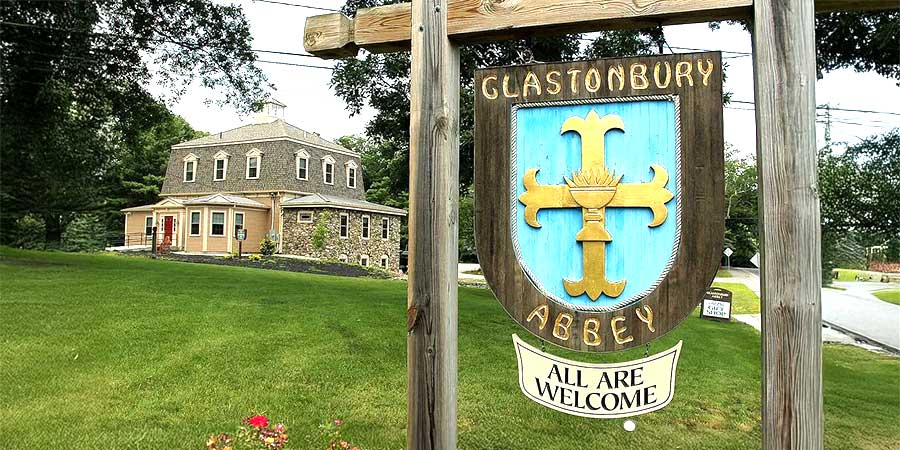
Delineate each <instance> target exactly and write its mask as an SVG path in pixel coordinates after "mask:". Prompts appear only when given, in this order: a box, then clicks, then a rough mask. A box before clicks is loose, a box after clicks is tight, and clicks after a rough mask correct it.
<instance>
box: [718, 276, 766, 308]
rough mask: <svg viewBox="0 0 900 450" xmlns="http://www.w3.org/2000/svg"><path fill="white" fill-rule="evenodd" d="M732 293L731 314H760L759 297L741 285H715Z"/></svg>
mask: <svg viewBox="0 0 900 450" xmlns="http://www.w3.org/2000/svg"><path fill="white" fill-rule="evenodd" d="M713 286H715V287H720V288H723V289H728V290H729V291H731V314H759V311H760V310H759V297H757V296H756V294H754V293H753V291H751V290H750V288H748V287H747V286H746V285H743V284H741V283H713Z"/></svg>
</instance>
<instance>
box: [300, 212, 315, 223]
mask: <svg viewBox="0 0 900 450" xmlns="http://www.w3.org/2000/svg"><path fill="white" fill-rule="evenodd" d="M312 222H313V213H312V211H297V223H312Z"/></svg>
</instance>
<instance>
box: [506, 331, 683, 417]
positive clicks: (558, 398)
mask: <svg viewBox="0 0 900 450" xmlns="http://www.w3.org/2000/svg"><path fill="white" fill-rule="evenodd" d="M513 343H514V344H515V347H516V355H517V357H518V359H519V387H521V388H522V393H523V394H525V396H526V397H528V398H530V399H532V400H534V401H536V402H538V403H540V404H541V405H544V406H546V407H548V408H551V409H555V410H557V411H560V412H564V413H566V414H572V415H575V416H582V417H593V418H599V419H613V418H617V417H629V416H636V415H639V414H646V413H649V412H653V411H656V410H658V409H661V408H663V407H665V406H666V405H668V404H669V402H671V401H672V397H674V395H675V367H676V366H677V365H678V356H679V354H680V353H681V341H679V342H678V344H677V345H675V346H674V347H672V348H670V349H668V350H666V351H664V352H662V353H657V354H655V355H652V356H649V357H647V358H643V359H639V360H637V361H626V362H621V363H612V364H589V363H583V362H578V361H571V360H568V359H564V358H560V357H558V356H553V355H550V354H548V353H544V352H542V351H540V350H538V349H536V348H534V347H532V346H530V345H528V344H526V343H525V342H524V341H522V340H521V339H519V337H518V336H516V335H515V334H514V335H513Z"/></svg>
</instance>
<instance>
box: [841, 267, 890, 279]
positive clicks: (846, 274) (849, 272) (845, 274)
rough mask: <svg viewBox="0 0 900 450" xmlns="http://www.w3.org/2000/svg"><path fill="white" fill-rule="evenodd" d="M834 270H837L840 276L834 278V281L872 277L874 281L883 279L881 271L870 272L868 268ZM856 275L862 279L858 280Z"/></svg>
mask: <svg viewBox="0 0 900 450" xmlns="http://www.w3.org/2000/svg"><path fill="white" fill-rule="evenodd" d="M834 272H837V274H838V277H837V278H835V279H834V281H860V280H862V281H868V280H869V278H871V280H872V281H881V272H870V271H868V270H856V269H834ZM856 277H859V278H860V279H859V280H857V278H856Z"/></svg>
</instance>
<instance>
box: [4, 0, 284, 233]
mask: <svg viewBox="0 0 900 450" xmlns="http://www.w3.org/2000/svg"><path fill="white" fill-rule="evenodd" d="M0 20H2V21H3V27H0V42H2V45H0V60H2V61H3V64H0V80H2V82H0V110H2V111H3V119H2V120H0V136H3V137H4V138H3V139H2V141H0V160H2V161H3V164H2V167H0V202H2V209H3V212H4V214H3V216H2V217H0V222H2V223H0V228H2V229H5V230H8V229H10V228H11V226H12V225H13V224H14V222H15V221H16V220H18V219H19V218H20V217H22V216H24V215H26V214H35V215H38V216H40V217H42V218H43V219H44V222H45V225H46V227H45V236H46V238H45V239H46V241H47V243H48V245H58V244H59V242H60V237H61V235H62V231H63V230H64V229H65V228H66V225H67V224H68V222H69V221H71V220H72V219H73V218H74V217H75V216H76V215H77V214H79V213H85V212H91V213H102V214H103V215H104V217H103V218H102V220H104V221H105V222H106V223H107V225H108V226H110V228H113V226H115V228H120V224H119V222H118V220H120V216H119V215H117V214H116V211H117V209H118V208H120V207H121V206H129V204H130V203H132V202H138V201H147V199H152V198H153V197H154V195H155V193H156V189H157V188H158V185H159V181H160V178H159V177H160V176H161V175H163V173H164V171H163V170H162V169H161V168H160V167H159V160H160V155H161V152H162V150H161V149H164V150H168V145H170V143H171V142H173V140H180V139H182V138H183V137H185V136H189V135H191V134H192V130H189V129H188V128H189V127H187V126H186V124H184V123H183V120H181V121H180V123H178V122H179V120H176V119H172V118H171V117H170V116H171V114H170V113H168V111H166V110H165V107H164V106H162V105H161V103H160V100H161V98H154V97H153V96H152V95H151V94H149V93H148V92H147V90H146V89H145V88H144V86H147V85H151V84H156V85H159V86H161V87H162V88H163V89H165V90H167V94H166V95H165V100H175V99H177V98H178V96H179V95H181V94H182V93H183V92H184V91H185V90H186V88H187V87H188V86H189V85H190V84H191V83H192V82H197V83H198V84H201V85H203V86H205V87H207V88H210V89H208V92H218V93H221V94H223V96H222V97H221V98H219V99H218V100H219V102H220V103H228V104H231V105H233V106H235V107H236V108H238V109H239V110H249V109H250V108H252V107H253V106H254V105H255V104H256V103H257V102H258V101H259V100H260V99H261V98H262V97H263V88H264V87H265V84H266V83H265V78H264V76H263V74H262V71H261V70H260V69H259V68H257V67H256V66H255V65H254V61H255V60H256V56H255V53H254V52H252V51H251V47H250V42H251V39H250V30H249V25H248V23H247V21H246V19H245V17H244V16H243V13H242V11H241V8H240V7H236V6H231V5H220V4H218V3H214V2H212V1H208V0H197V1H191V2H169V1H163V0H146V1H140V2H135V1H126V0H107V1H92V2H87V1H84V2H52V1H51V2H4V6H3V8H0ZM162 155H163V156H164V157H165V156H167V152H166V153H162ZM117 231H121V230H120V229H119V230H117ZM0 238H2V239H3V241H4V242H8V236H6V235H5V234H4V235H3V236H0Z"/></svg>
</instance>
